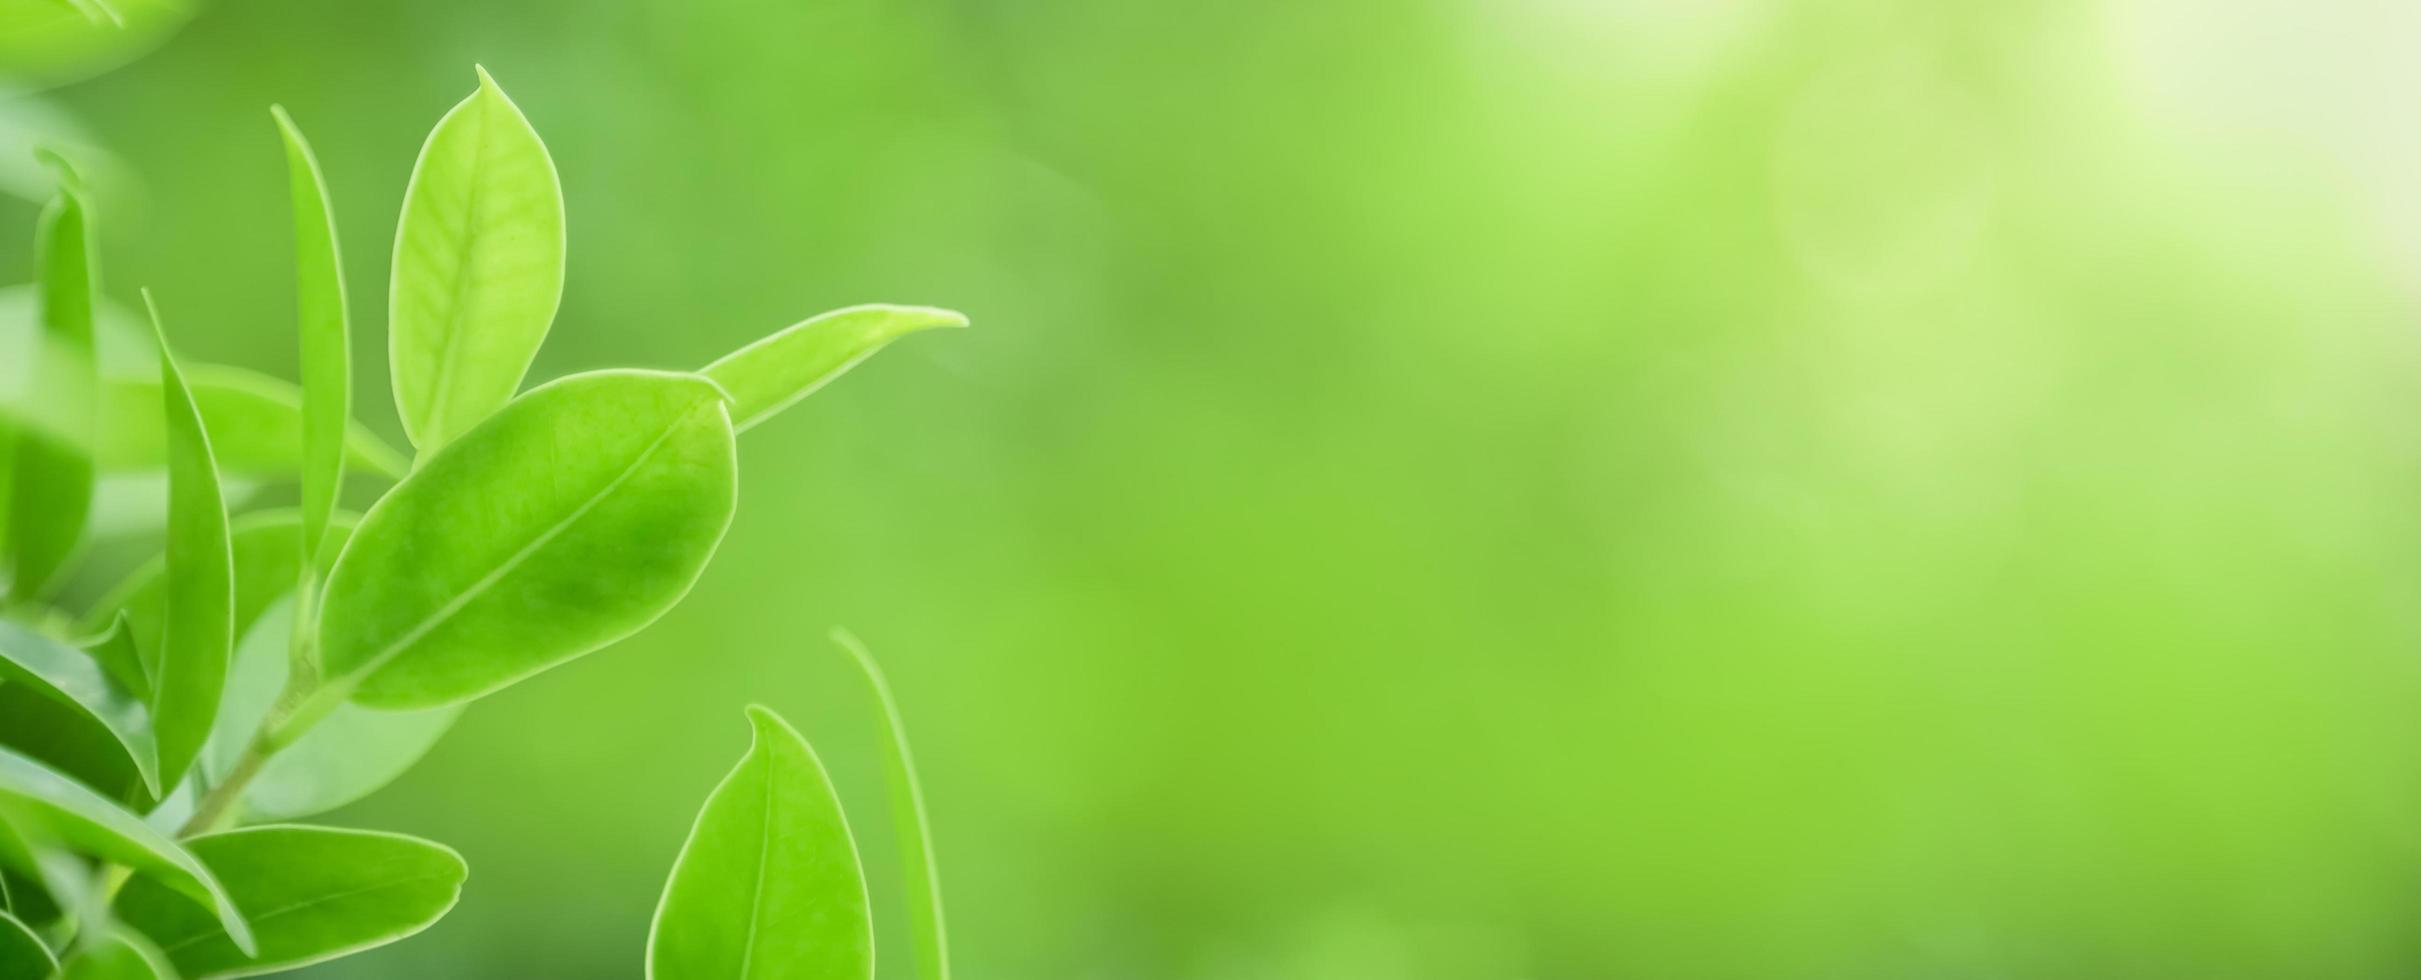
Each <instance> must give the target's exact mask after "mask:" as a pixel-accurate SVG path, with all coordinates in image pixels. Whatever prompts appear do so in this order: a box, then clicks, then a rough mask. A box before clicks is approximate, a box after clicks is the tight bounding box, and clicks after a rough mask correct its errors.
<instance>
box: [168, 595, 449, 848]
mask: <svg viewBox="0 0 2421 980" xmlns="http://www.w3.org/2000/svg"><path fill="white" fill-rule="evenodd" d="M291 608H292V606H291V605H290V604H289V603H286V602H280V603H278V604H276V605H273V606H271V607H270V608H269V611H268V612H267V613H266V614H264V615H263V616H262V617H261V622H260V625H259V626H257V627H256V628H254V629H253V630H252V631H251V632H250V633H249V634H247V635H246V636H245V637H244V639H243V642H241V643H238V644H237V645H236V652H235V669H234V672H233V673H231V674H229V675H228V678H227V701H226V703H225V704H223V705H221V706H220V707H219V723H218V728H217V730H216V731H214V732H212V733H211V736H210V748H209V750H208V751H207V752H205V753H204V756H203V758H204V761H203V766H204V771H205V772H206V773H209V774H211V775H212V776H213V778H216V777H217V776H218V775H219V774H223V773H225V772H226V771H227V770H228V769H230V768H232V767H233V765H234V763H235V760H236V757H237V756H238V755H239V754H241V753H242V752H243V750H244V748H245V745H246V743H248V742H249V741H250V740H251V737H252V733H253V732H254V731H255V730H256V729H258V728H259V727H260V724H261V720H262V719H263V718H265V717H267V716H268V714H269V709H270V707H271V706H272V705H274V704H275V703H276V701H277V697H278V695H279V694H280V693H281V692H283V691H284V690H285V689H286V678H287V675H288V673H289V672H290V671H291V670H292V669H293V664H292V663H291V662H290V661H289V660H288V658H287V655H286V654H287V646H288V641H289V640H290V639H291V638H292V636H293V631H292V630H289V629H287V628H286V625H287V622H288V619H287V616H288V610H290V609H291ZM461 714H462V706H460V705H448V706H446V707H443V708H430V709H426V710H422V711H377V710H373V709H370V708H364V707H362V706H360V705H356V704H346V705H343V706H341V707H338V708H336V709H335V710H334V711H331V712H330V713H329V714H328V716H327V717H326V718H325V719H323V720H321V721H320V722H319V723H318V724H316V725H313V726H311V728H310V729H309V730H308V731H306V732H304V733H303V736H302V737H301V738H299V739H297V740H296V741H295V742H294V744H292V745H288V746H286V747H284V748H282V749H279V750H278V752H277V754H276V755H273V756H270V757H269V761H268V763H267V764H266V765H264V766H263V767H262V768H261V771H260V773H259V774H258V775H257V776H255V777H253V780H252V784H251V785H250V786H247V787H245V789H244V799H243V808H242V814H243V817H244V819H246V820H249V821H253V822H259V821H261V820H292V819H295V818H298V817H307V816H311V815H312V814H316V813H324V812H327V811H329V810H333V809H335V808H337V807H340V806H343V805H345V804H347V803H351V802H353V801H355V800H358V799H361V798H362V797H365V796H368V795H370V794H371V793H372V792H375V791H376V790H377V789H378V788H379V787H381V786H385V785H386V784H388V783H390V782H393V781H394V780H395V778H396V777H398V776H401V775H403V774H404V772H405V771H406V770H409V769H410V768H412V764H413V763H415V762H418V761H420V757H421V756H422V755H425V754H427V753H428V751H429V749H430V747H431V746H434V745H436V744H437V740H438V739H439V738H440V737H443V736H444V735H445V733H446V731H447V730H448V729H451V728H452V727H453V726H454V720H455V719H456V718H457V717H459V716H460V715H461Z"/></svg>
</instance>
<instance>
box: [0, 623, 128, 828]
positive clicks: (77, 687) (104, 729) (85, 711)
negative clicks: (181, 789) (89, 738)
mask: <svg viewBox="0 0 2421 980" xmlns="http://www.w3.org/2000/svg"><path fill="white" fill-rule="evenodd" d="M132 635H133V632H132V629H131V628H130V627H128V626H127V625H126V624H125V622H124V621H123V620H121V621H120V622H119V623H118V625H117V626H116V627H115V628H113V629H112V630H111V631H110V635H109V636H107V637H104V638H102V640H101V642H100V643H97V644H95V646H96V647H99V648H102V649H119V650H124V649H126V645H127V644H129V643H131V637H132ZM116 656H119V657H120V658H121V659H122V658H123V656H124V655H123V654H118V655H116ZM0 681H7V682H9V683H11V684H13V685H21V686H23V687H24V688H26V689H27V690H30V691H32V692H33V693H36V694H40V695H42V696H43V697H45V698H49V699H50V700H51V701H53V702H55V703H57V704H59V705H62V706H64V707H66V708H68V709H69V712H68V715H69V717H70V718H73V719H75V723H77V724H80V725H86V726H89V727H90V728H91V729H92V730H94V731H96V732H100V733H104V734H106V735H107V736H108V738H109V740H110V741H112V742H114V743H115V744H116V746H117V748H118V749H120V750H121V751H123V752H124V753H125V754H126V757H125V762H126V763H127V764H128V765H130V766H132V767H133V768H134V771H135V772H136V773H137V774H139V775H140V776H141V777H142V779H143V787H144V789H145V790H146V791H148V792H149V793H150V794H151V795H152V796H154V797H157V796H159V795H160V774H159V769H158V766H157V763H156V762H155V760H154V759H153V756H152V751H153V750H152V744H151V713H150V712H149V711H147V710H146V709H145V708H144V707H143V703H142V702H141V701H138V700H136V699H135V698H134V697H133V696H132V695H129V694H127V693H126V692H125V691H124V690H123V689H122V688H120V687H119V685H118V684H117V683H116V682H114V681H112V680H111V679H110V678H109V675H108V674H107V672H105V671H104V670H103V669H102V667H101V661H100V660H99V659H98V658H96V657H93V656H88V655H86V654H85V653H84V652H83V651H80V650H77V649H75V648H73V647H70V646H68V645H66V644H64V643H61V642H59V641H57V640H53V639H51V638H50V637H47V636H44V635H42V634H40V633H36V632H34V631H32V630H29V629H26V628H25V627H22V626H19V625H17V624H15V623H11V622H8V621H6V620H0Z"/></svg>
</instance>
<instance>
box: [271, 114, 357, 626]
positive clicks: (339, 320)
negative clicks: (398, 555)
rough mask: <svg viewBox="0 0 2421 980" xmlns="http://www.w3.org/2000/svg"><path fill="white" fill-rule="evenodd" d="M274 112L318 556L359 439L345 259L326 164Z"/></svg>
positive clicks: (307, 542) (306, 481) (310, 524)
mask: <svg viewBox="0 0 2421 980" xmlns="http://www.w3.org/2000/svg"><path fill="white" fill-rule="evenodd" d="M269 111H270V113H271V114H273V115H275V116H276V117H277V129H278V134H279V135H280V136H282V137H284V139H285V143H286V171H287V183H288V185H289V190H290V192H291V194H292V196H293V199H294V306H295V310H296V315H297V316H298V318H299V319H300V320H301V323H300V325H299V332H300V334H301V343H302V377H303V437H302V439H301V443H302V453H303V455H302V464H303V466H302V474H303V481H302V482H303V536H302V537H303V539H302V554H306V555H317V554H319V543H320V538H321V536H322V535H323V533H324V532H325V531H326V530H327V527H328V516H329V515H330V514H332V513H334V512H335V510H336V498H337V494H338V492H339V491H341V490H342V489H344V486H343V483H344V476H345V455H346V452H347V447H348V443H349V442H351V441H352V439H353V438H355V436H356V435H357V430H355V429H353V428H350V426H351V425H352V412H353V350H352V346H351V345H352V340H351V339H350V335H349V334H348V333H347V328H346V318H345V269H344V262H343V261H342V259H340V258H339V256H338V254H337V247H336V216H335V215H334V214H333V213H331V212H330V210H329V204H328V184H327V180H326V179H325V178H323V177H322V176H321V175H320V171H319V160H318V159H317V158H316V157H314V156H312V155H311V144H310V143H309V142H307V141H305V140H304V139H303V134H302V132H301V131H299V130H297V129H295V127H294V120H293V119H291V118H288V117H287V115H286V110H285V109H284V108H283V107H272V108H271V109H270V110H269ZM358 434H359V435H364V436H366V435H367V433H358ZM313 577H314V578H316V576H313Z"/></svg>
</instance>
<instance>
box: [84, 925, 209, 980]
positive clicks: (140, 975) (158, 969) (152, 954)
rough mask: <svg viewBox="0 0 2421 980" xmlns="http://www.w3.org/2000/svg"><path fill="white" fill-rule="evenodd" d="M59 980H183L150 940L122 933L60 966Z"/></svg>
mask: <svg viewBox="0 0 2421 980" xmlns="http://www.w3.org/2000/svg"><path fill="white" fill-rule="evenodd" d="M59 980H180V977H179V976H178V974H177V971H176V968H175V967H174V966H171V965H169V962H168V957H167V956H165V955H163V954H162V953H161V952H160V948H159V947H158V946H156V945H154V944H153V943H152V942H151V940H149V939H146V938H144V937H142V936H139V935H136V934H134V933H131V932H127V931H125V930H122V929H116V930H111V931H110V932H108V933H107V934H104V935H102V936H101V937H99V938H97V939H95V940H93V941H92V942H90V943H87V944H86V945H85V946H84V947H83V948H81V949H78V950H76V951H75V953H74V954H73V955H70V956H69V957H68V958H67V962H65V963H62V964H60V966H59Z"/></svg>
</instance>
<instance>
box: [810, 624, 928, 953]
mask: <svg viewBox="0 0 2421 980" xmlns="http://www.w3.org/2000/svg"><path fill="white" fill-rule="evenodd" d="M832 642H834V643H837V644H840V647H841V649H842V650H845V651H847V652H848V654H849V659H851V660H852V661H855V662H856V664H857V668H858V672H859V673H861V674H864V675H865V677H866V688H867V691H868V692H869V693H870V694H872V695H873V697H874V707H875V718H876V719H877V724H878V725H879V726H880V727H881V729H882V735H883V744H884V745H885V746H886V747H888V748H889V750H890V751H889V752H888V753H887V754H886V755H885V756H884V759H883V761H884V762H885V763H886V764H887V765H886V767H885V770H884V773H883V775H884V776H885V777H886V781H887V782H889V783H890V785H891V820H892V826H893V828H894V836H896V837H897V838H899V852H900V853H899V856H900V866H901V867H902V868H903V869H905V870H906V871H907V874H908V909H909V917H910V919H911V920H912V921H914V922H915V924H916V958H917V962H918V963H920V964H922V965H923V966H924V970H925V980H950V938H949V931H948V930H947V929H946V928H945V927H944V925H943V921H942V901H941V873H940V872H939V871H937V870H936V869H935V868H934V864H933V825H932V822H931V821H929V820H927V819H926V817H925V790H924V787H923V785H922V784H920V783H918V782H917V779H916V759H915V758H914V757H913V756H911V755H910V754H909V753H908V731H907V726H906V723H904V722H902V721H901V720H900V714H899V701H898V700H897V699H895V698H893V697H892V696H891V682H890V681H888V680H885V679H884V678H883V669H882V668H881V667H880V666H877V665H876V664H875V662H874V655H873V654H872V653H868V652H867V651H866V645H865V644H863V643H860V642H858V639H857V637H856V636H854V635H851V634H850V632H849V631H848V630H842V629H836V630H833V631H832Z"/></svg>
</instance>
